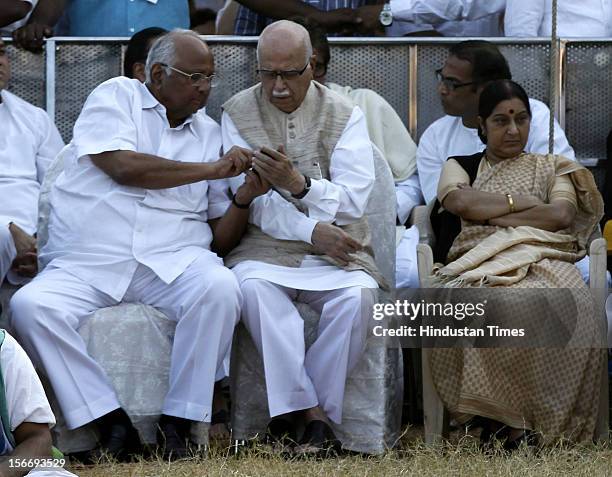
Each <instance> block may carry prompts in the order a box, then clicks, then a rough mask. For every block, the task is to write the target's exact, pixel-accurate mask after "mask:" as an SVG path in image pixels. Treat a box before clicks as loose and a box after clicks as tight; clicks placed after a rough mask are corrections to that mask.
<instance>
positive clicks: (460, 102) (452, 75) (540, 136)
mask: <svg viewBox="0 0 612 477" xmlns="http://www.w3.org/2000/svg"><path fill="white" fill-rule="evenodd" d="M511 77H512V75H511V73H510V68H509V66H508V62H507V61H506V58H504V56H503V55H502V54H501V52H500V51H499V50H498V48H497V47H496V46H495V45H494V44H492V43H489V42H487V41H482V40H468V41H464V42H461V43H458V44H456V45H453V46H452V47H451V48H450V50H449V55H448V58H447V60H446V62H445V63H444V66H443V67H442V68H441V69H439V70H437V71H436V78H437V80H438V94H439V95H440V101H441V102H442V108H443V109H444V113H445V114H446V116H443V117H442V118H440V119H438V120H437V121H435V122H433V123H432V124H431V125H430V126H429V127H428V128H427V129H426V130H425V132H424V133H423V135H422V136H421V139H420V141H419V146H418V148H417V169H418V174H419V181H420V184H421V190H422V192H423V196H424V198H425V201H426V202H427V203H429V202H430V201H432V200H433V199H434V198H435V197H436V191H437V188H438V179H439V176H440V171H441V170H442V166H443V165H444V162H445V161H446V160H447V159H448V158H449V157H451V156H464V155H471V154H474V153H475V152H478V151H482V150H483V149H484V148H485V145H484V144H483V143H482V141H481V140H480V139H479V137H478V131H477V127H478V119H477V117H478V100H479V98H480V93H481V91H482V90H483V89H484V88H485V86H486V85H487V84H488V83H489V82H491V81H494V80H497V79H510V78H511ZM529 104H530V106H531V112H532V115H533V117H532V119H531V127H530V129H529V139H528V141H527V146H526V150H527V152H539V153H547V152H548V123H549V109H548V107H547V106H546V105H545V104H544V103H542V102H541V101H538V100H535V99H530V100H529ZM554 135H555V146H554V152H555V154H562V155H563V156H565V157H568V158H571V159H574V150H573V149H572V148H571V146H570V145H569V143H568V142H567V139H566V137H565V133H564V132H563V130H562V129H561V127H560V126H559V124H558V123H557V122H556V121H555V131H554Z"/></svg>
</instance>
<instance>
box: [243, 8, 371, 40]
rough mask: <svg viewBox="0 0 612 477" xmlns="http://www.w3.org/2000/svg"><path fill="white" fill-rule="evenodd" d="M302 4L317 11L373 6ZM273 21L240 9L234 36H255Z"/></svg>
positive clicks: (251, 11) (248, 10)
mask: <svg viewBox="0 0 612 477" xmlns="http://www.w3.org/2000/svg"><path fill="white" fill-rule="evenodd" d="M304 3H307V4H309V5H310V6H312V7H315V8H318V9H319V10H325V11H329V10H335V9H337V8H358V7H361V6H363V5H368V4H374V3H376V1H375V0H304ZM273 21H274V20H273V19H272V18H268V17H266V16H264V15H261V14H259V13H255V12H254V11H253V10H250V9H248V8H247V7H243V6H241V7H240V10H239V11H238V15H236V23H234V34H235V35H240V36H256V35H259V34H260V33H261V31H262V30H263V29H264V28H265V27H266V26H268V25H269V24H270V23H272V22H273Z"/></svg>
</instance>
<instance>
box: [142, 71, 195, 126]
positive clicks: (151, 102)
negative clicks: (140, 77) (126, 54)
mask: <svg viewBox="0 0 612 477" xmlns="http://www.w3.org/2000/svg"><path fill="white" fill-rule="evenodd" d="M140 85H141V87H140V88H139V91H140V94H141V96H142V109H155V110H157V112H158V113H159V114H160V116H162V117H164V118H165V119H166V120H167V118H166V107H165V106H164V105H163V104H161V103H160V102H159V101H158V100H157V98H156V97H155V96H153V93H151V91H150V90H149V88H148V87H147V86H146V85H145V84H144V83H140ZM195 114H198V113H197V112H196V113H195ZM195 114H192V115H191V116H189V117H188V118H187V119H185V121H183V122H182V123H181V124H179V125H178V126H176V127H175V128H171V129H174V130H176V131H180V130H181V129H183V128H184V127H187V126H189V131H190V132H191V133H192V134H193V135H194V136H195V135H196V134H195V131H194V130H193V126H192V124H191V123H192V122H193V120H194V117H195Z"/></svg>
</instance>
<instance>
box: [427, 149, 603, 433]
mask: <svg viewBox="0 0 612 477" xmlns="http://www.w3.org/2000/svg"><path fill="white" fill-rule="evenodd" d="M566 174H567V175H569V177H570V179H571V181H572V184H573V185H574V189H575V191H576V199H577V201H576V202H577V214H576V219H575V221H574V223H573V224H572V226H571V227H570V228H569V229H567V230H563V231H559V232H555V233H553V232H547V231H544V230H540V229H537V228H534V227H526V226H522V227H516V228H512V227H509V228H502V227H494V226H488V225H479V224H475V223H472V222H469V221H466V220H462V230H461V233H460V234H459V235H458V236H457V238H456V239H455V241H454V242H453V246H452V247H451V249H450V251H449V254H448V257H449V262H450V263H449V264H448V265H446V266H439V267H437V269H436V270H435V273H434V276H433V278H432V282H433V284H434V285H433V286H438V287H457V288H461V287H509V288H564V289H569V291H570V294H571V295H572V296H573V300H574V302H575V303H576V309H577V310H579V311H578V316H577V317H571V318H572V319H573V320H577V324H576V322H574V325H575V329H576V330H578V335H579V336H576V337H574V345H573V346H570V347H568V348H565V349H562V348H548V349H542V348H538V349H435V350H433V352H432V354H431V367H432V374H433V379H434V382H435V385H436V388H437V390H438V393H439V394H440V397H441V398H442V400H443V401H444V404H445V406H446V408H447V409H449V411H450V412H451V413H452V414H453V415H454V417H455V418H456V419H457V420H458V421H459V422H465V421H467V420H468V419H469V418H470V417H471V416H474V415H479V416H483V417H487V418H490V419H495V420H497V421H501V422H503V423H505V424H507V425H509V426H511V427H514V428H519V429H521V428H525V429H532V430H537V431H539V432H541V433H542V435H543V437H544V441H550V440H553V439H555V438H558V437H561V436H564V437H568V438H571V439H572V440H575V441H587V440H590V439H592V437H593V433H594V430H595V425H596V417H597V412H598V407H599V389H600V382H599V380H600V376H601V368H602V366H604V364H605V361H604V357H605V351H604V350H603V349H602V348H601V329H600V328H599V326H598V319H596V318H594V317H595V311H594V308H593V302H592V300H591V299H590V295H589V293H588V289H587V287H586V285H585V284H584V282H583V281H582V278H581V276H580V273H579V272H578V270H577V269H576V267H575V266H574V262H575V261H577V260H578V259H580V258H582V257H583V256H584V255H585V249H586V244H587V240H588V238H589V236H590V235H591V233H592V232H593V230H594V229H595V227H596V224H597V222H598V221H599V219H600V217H601V215H602V212H603V201H602V199H601V196H600V194H599V192H598V191H597V187H596V185H595V182H594V180H593V177H592V175H591V173H590V172H589V171H587V170H586V169H585V168H584V167H582V166H580V165H579V164H577V163H575V162H573V161H569V160H567V159H565V158H560V157H553V156H544V155H538V154H522V155H520V156H519V157H517V158H516V159H509V160H505V161H502V162H500V163H498V164H496V165H495V166H493V167H491V168H490V169H485V170H481V171H480V173H479V175H478V176H477V178H476V180H475V181H474V183H473V184H472V187H474V188H475V189H478V190H481V191H486V192H497V193H508V192H509V193H514V194H532V195H536V196H538V197H540V198H541V199H542V200H543V201H544V202H548V201H549V199H550V198H549V194H550V191H551V189H552V186H553V184H554V181H555V178H556V177H558V176H563V175H566ZM510 295H511V294H509V296H508V303H507V304H504V307H502V308H504V309H505V310H507V312H508V315H509V316H508V320H509V321H512V320H517V319H518V320H519V321H520V318H521V317H522V316H531V317H533V316H538V315H537V314H534V312H533V309H530V307H531V306H534V304H533V303H529V302H525V301H524V300H523V301H521V300H517V299H516V298H512V297H511V296H510ZM553 306H554V303H553ZM559 306H563V305H562V304H559ZM510 315H511V316H510ZM560 315H563V310H560ZM517 317H518V318H517ZM568 319H569V317H568ZM502 321H503V320H502ZM602 321H603V317H602Z"/></svg>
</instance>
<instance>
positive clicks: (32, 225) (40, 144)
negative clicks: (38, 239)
mask: <svg viewBox="0 0 612 477" xmlns="http://www.w3.org/2000/svg"><path fill="white" fill-rule="evenodd" d="M0 96H1V97H2V103H0V125H1V126H0V128H1V131H2V132H1V134H0V197H2V200H1V201H0V226H6V224H8V223H9V222H15V223H16V224H17V225H19V227H21V228H22V229H24V230H25V231H26V232H27V233H29V234H33V233H34V232H36V223H37V220H38V195H39V192H40V184H41V182H42V180H43V178H44V176H45V172H46V171H47V167H49V164H50V163H51V161H52V160H53V159H54V158H55V156H56V155H57V153H58V152H59V151H60V150H61V149H62V147H64V142H63V141H62V138H61V137H60V135H59V132H57V128H56V127H55V125H54V124H53V123H52V122H51V119H49V116H47V113H46V112H45V111H43V110H42V109H40V108H37V107H36V106H32V105H31V104H29V103H27V102H25V101H23V100H22V99H20V98H18V97H17V96H15V95H14V94H11V93H9V92H8V91H2V92H0Z"/></svg>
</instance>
